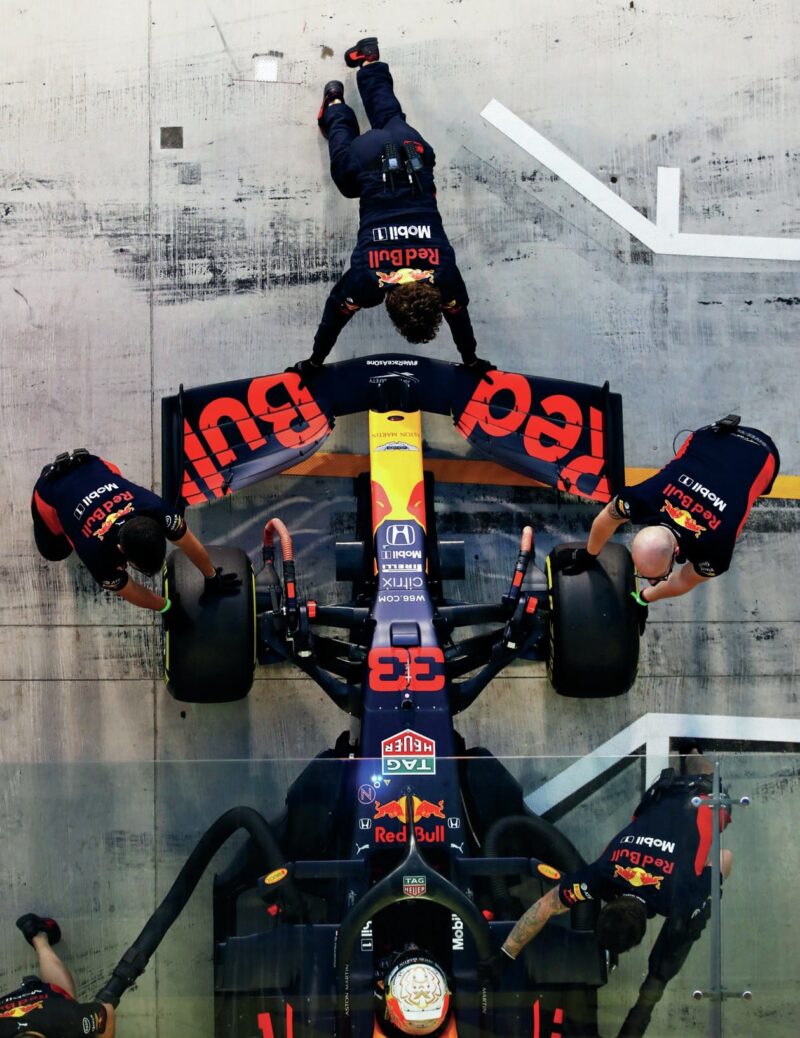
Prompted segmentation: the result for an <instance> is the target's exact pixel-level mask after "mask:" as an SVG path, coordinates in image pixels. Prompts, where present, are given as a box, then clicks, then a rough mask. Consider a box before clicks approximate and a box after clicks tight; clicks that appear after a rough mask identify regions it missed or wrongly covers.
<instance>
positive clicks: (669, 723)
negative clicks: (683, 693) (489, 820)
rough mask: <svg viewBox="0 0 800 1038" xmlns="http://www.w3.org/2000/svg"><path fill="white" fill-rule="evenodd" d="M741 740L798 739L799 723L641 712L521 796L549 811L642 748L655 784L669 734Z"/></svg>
mask: <svg viewBox="0 0 800 1038" xmlns="http://www.w3.org/2000/svg"><path fill="white" fill-rule="evenodd" d="M687 737H688V738H695V739H697V740H698V741H699V742H703V741H704V740H714V739H739V740H741V739H744V740H746V741H747V742H777V743H781V742H792V743H800V721H791V720H788V719H787V718H784V717H723V716H719V715H714V714H645V715H644V717H640V718H639V720H638V721H634V722H633V724H631V725H628V727H627V728H623V729H622V731H621V732H619V733H618V734H617V735H614V736H613V737H612V738H611V739H608V740H607V741H606V742H604V743H603V744H602V746H598V747H597V749H596V750H592V752H591V753H589V754H587V755H586V756H585V757H582V758H581V759H580V760H578V761H575V763H574V764H571V765H570V766H569V767H568V768H565V769H564V771H562V772H561V774H559V775H556V777H555V778H552V779H550V781H549V782H545V783H544V785H543V786H539V788H538V789H535V790H534V791H533V793H529V794H528V796H526V797H525V803H526V804H527V805H528V807H529V808H530V809H531V811H533V812H535V813H536V814H537V815H543V814H545V813H546V812H547V811H551V810H552V809H553V808H554V807H556V806H557V805H558V804H560V803H562V802H563V801H564V800H566V799H567V798H568V797H571V796H573V795H574V794H575V793H577V792H578V791H579V790H581V789H583V788H584V787H585V786H587V785H588V784H589V783H590V782H594V781H595V780H596V779H598V778H599V777H600V776H601V775H602V774H603V773H604V772H606V771H608V769H609V768H613V767H614V766H615V765H616V764H618V763H619V761H620V758H621V757H629V756H630V755H631V754H633V753H636V752H637V750H640V749H641V748H642V747H643V746H644V748H645V753H646V766H647V775H646V778H645V785H646V786H649V785H650V783H651V782H655V780H656V779H657V778H658V776H659V774H660V772H661V769H662V768H666V767H667V765H668V764H669V759H668V758H669V740H670V738H684V739H685V738H687Z"/></svg>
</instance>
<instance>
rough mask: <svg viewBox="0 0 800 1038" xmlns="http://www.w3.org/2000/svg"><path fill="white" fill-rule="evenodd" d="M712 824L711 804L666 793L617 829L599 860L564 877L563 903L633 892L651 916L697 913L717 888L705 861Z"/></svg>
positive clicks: (561, 887) (687, 795)
mask: <svg viewBox="0 0 800 1038" xmlns="http://www.w3.org/2000/svg"><path fill="white" fill-rule="evenodd" d="M712 825H713V815H712V811H711V808H709V807H700V808H695V807H693V806H692V804H691V793H689V792H684V793H683V794H671V795H668V796H665V797H663V798H662V799H661V800H659V801H658V803H657V804H653V805H652V806H650V807H648V808H646V809H645V810H644V811H643V812H642V814H640V815H639V816H638V817H637V818H634V820H633V821H632V822H631V823H630V825H628V826H627V827H626V828H625V829H623V830H622V831H621V832H619V833H617V835H616V836H615V837H614V838H613V839H612V840H611V842H610V843H609V845H608V846H607V847H606V849H605V850H604V851H603V853H602V854H601V855H600V857H599V858H598V859H597V860H596V861H593V862H592V863H591V864H590V865H586V866H585V867H584V868H582V869H579V870H577V871H576V872H572V873H569V874H568V875H567V876H564V877H563V879H562V880H561V882H560V883H559V886H558V895H559V897H560V899H561V903H562V904H563V905H566V906H568V907H570V908H571V907H572V906H573V905H577V904H580V903H581V902H582V901H612V900H614V898H617V897H619V896H620V895H622V894H632V895H634V896H636V897H638V898H639V899H640V900H641V901H642V902H643V903H644V905H645V908H646V910H647V915H648V918H650V917H652V916H654V915H663V916H669V915H671V914H672V913H673V911H674V910H679V911H680V912H681V913H682V914H684V913H685V914H686V915H691V914H692V912H693V911H694V910H695V909H696V908H701V907H702V906H703V904H704V902H705V901H706V899H707V898H708V896H709V894H710V891H711V869H710V868H706V867H705V866H706V861H707V860H708V855H709V851H710V849H711V837H712V832H711V830H712ZM723 825H724V823H723Z"/></svg>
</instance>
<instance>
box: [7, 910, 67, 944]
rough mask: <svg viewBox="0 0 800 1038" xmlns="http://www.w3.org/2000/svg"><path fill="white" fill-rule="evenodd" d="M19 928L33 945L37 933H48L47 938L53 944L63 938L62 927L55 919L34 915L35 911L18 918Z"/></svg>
mask: <svg viewBox="0 0 800 1038" xmlns="http://www.w3.org/2000/svg"><path fill="white" fill-rule="evenodd" d="M17 928H18V929H19V930H20V931H21V933H22V936H23V937H24V938H25V940H26V941H27V942H28V944H30V945H31V947H33V938H34V937H35V936H36V934H37V933H43V934H47V940H48V941H49V942H50V944H51V945H53V944H58V942H59V941H60V940H61V927H60V926H59V925H58V923H57V922H56V921H55V919H47V918H45V917H43V916H40V915H34V913H33V912H28V913H27V914H26V915H21V916H20V917H19V919H18V920H17Z"/></svg>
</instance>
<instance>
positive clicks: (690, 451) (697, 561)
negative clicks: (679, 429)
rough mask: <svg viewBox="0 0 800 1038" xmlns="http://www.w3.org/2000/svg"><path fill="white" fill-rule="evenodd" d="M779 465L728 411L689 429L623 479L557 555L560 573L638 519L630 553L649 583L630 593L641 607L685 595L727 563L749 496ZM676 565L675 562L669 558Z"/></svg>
mask: <svg viewBox="0 0 800 1038" xmlns="http://www.w3.org/2000/svg"><path fill="white" fill-rule="evenodd" d="M779 468H780V456H779V454H778V449H777V447H776V446H775V444H774V443H773V442H772V440H771V439H770V438H769V436H767V435H766V433H763V432H760V431H759V430H758V429H750V428H747V427H746V426H742V425H739V416H738V415H728V416H727V417H726V418H723V419H721V420H720V421H718V422H715V423H714V424H713V425H706V426H703V428H701V429H697V430H696V431H695V432H693V433H691V434H690V435H689V436H688V437H687V439H686V440H685V441H684V443H683V445H682V446H681V448H680V450H679V451H678V453H677V454H676V455H675V457H674V458H673V459H672V461H670V462H669V463H668V464H667V465H665V466H664V468H663V469H661V470H660V471H659V472H658V473H656V475H655V476H651V477H650V479H646V480H645V481H644V482H643V483H638V484H636V486H632V487H625V488H624V489H623V490H622V492H621V493H619V494H618V495H617V496H616V497H614V498H612V499H611V501H609V503H608V504H607V505H606V507H605V508H604V509H603V511H602V512H600V514H599V515H598V516H597V517H596V518H595V520H594V522H593V523H592V529H591V532H590V534H589V540H588V543H587V545H586V547H585V548H576V549H574V551H573V552H572V553H571V555H570V554H568V553H565V554H564V556H563V560H564V564H563V565H562V567H561V568H562V569H563V572H564V573H565V574H567V575H570V574H576V573H580V572H582V571H584V570H586V569H588V568H589V567H590V566H591V565H592V564H593V563H594V560H595V558H596V557H597V555H598V554H599V552H600V550H601V549H602V547H603V546H604V545H605V544H606V542H607V541H608V540H609V539H610V538H611V536H612V535H613V534H614V532H615V531H616V530H617V528H618V527H619V526H621V525H622V524H623V523H626V522H628V521H629V520H630V521H631V522H633V523H636V524H637V525H638V524H644V527H645V528H644V529H643V530H640V531H639V532H638V533H637V534H636V536H635V537H634V539H633V543H632V545H631V554H632V555H633V561H634V564H635V566H636V570H637V572H638V574H639V576H640V577H641V578H642V579H643V580H646V581H648V583H649V587H647V586H645V587H644V588H643V589H642V590H640V591H638V592H635V593H633V597H634V598H635V599H636V601H637V603H638V605H639V606H640V607H641V609H642V610H643V614H646V610H647V606H648V605H649V604H650V603H651V602H657V601H659V599H662V598H676V597H677V596H678V595H685V594H686V593H687V592H688V591H691V590H692V588H694V587H696V586H697V585H698V584H702V583H703V582H704V581H706V580H710V579H711V578H712V577H718V576H719V575H720V574H721V573H724V572H725V570H727V569H728V567H729V566H730V562H731V556H732V555H733V550H734V547H735V545H736V540H737V538H738V537H739V534H740V533H741V532H742V527H743V526H744V524H745V521H746V519H747V517H748V515H749V514H750V509H751V508H752V506H753V502H754V501H755V500H756V498H757V497H759V496H760V495H762V494H768V493H769V492H770V490H771V489H772V485H773V483H774V482H775V477H776V476H777V475H778V470H779ZM676 562H677V563H691V565H681V566H680V568H679V569H677V570H675V568H674V567H675V563H676Z"/></svg>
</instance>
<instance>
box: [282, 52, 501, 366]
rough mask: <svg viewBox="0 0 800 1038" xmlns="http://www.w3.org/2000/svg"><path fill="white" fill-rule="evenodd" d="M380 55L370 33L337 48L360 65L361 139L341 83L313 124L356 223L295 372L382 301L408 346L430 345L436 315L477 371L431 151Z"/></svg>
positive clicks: (328, 92)
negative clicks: (355, 201)
mask: <svg viewBox="0 0 800 1038" xmlns="http://www.w3.org/2000/svg"><path fill="white" fill-rule="evenodd" d="M379 58H380V55H379V52H378V41H377V39H376V38H375V37H369V38H367V39H363V40H359V42H358V43H357V44H356V45H355V47H351V48H350V49H349V50H348V51H346V52H345V62H346V64H347V65H348V66H349V67H350V68H358V76H357V80H358V89H359V93H360V94H361V99H362V101H363V102H364V107H365V109H366V112H367V117H368V118H369V121H370V123H371V125H372V129H371V130H369V131H368V132H367V133H364V134H362V135H361V136H359V128H358V121H357V119H356V115H355V112H354V111H353V109H352V108H350V106H349V105H347V104H346V103H345V101H344V86H343V85H342V83H341V82H339V81H338V80H333V81H331V82H329V83H327V84H326V85H325V88H324V91H323V98H322V107H321V108H320V111H319V116H318V119H317V121H318V123H319V128H320V130H321V131H322V133H323V135H324V136H325V137H327V139H328V149H329V153H330V163H331V176H332V177H333V180H334V182H335V184H336V186H337V187H338V188H339V190H340V191H341V192H342V194H343V195H344V196H345V197H346V198H359V199H360V227H359V232H358V241H357V243H356V247H355V249H354V251H353V254H352V256H351V259H350V269H349V270H348V271H347V272H346V273H345V274H344V276H343V277H342V278H341V279H340V280H339V281H338V282H337V284H336V286H335V287H334V289H333V291H332V292H331V294H330V296H329V297H328V301H327V303H326V304H325V310H324V312H323V315H322V321H321V323H320V326H319V328H318V330H317V333H316V336H315V337H314V350H313V353H312V355H311V357H310V359H309V360H305V361H301V362H300V365H298V369H299V370H301V372H303V373H305V374H308V373H312V372H313V369H314V368H315V367H318V366H319V365H321V364H322V363H323V361H324V360H325V358H326V357H327V356H328V354H329V353H330V351H331V349H332V348H333V346H334V343H335V342H336V339H337V338H338V336H339V333H340V332H341V330H342V329H343V328H344V326H345V324H347V322H348V321H349V320H350V318H351V317H352V316H353V314H355V313H356V311H358V310H360V309H361V308H362V307H371V306H378V305H379V304H380V303H383V302H385V303H386V309H387V310H388V311H389V316H390V317H391V319H392V321H393V322H394V324H395V326H396V327H397V329H398V331H399V332H400V334H401V335H402V336H403V337H404V338H405V339H407V340H408V341H409V342H412V343H423V342H430V341H431V339H433V338H434V336H435V335H436V332H437V330H438V328H439V325H440V324H441V319H442V316H444V319H445V320H446V321H447V323H448V325H449V326H450V331H451V332H452V335H453V339H454V341H455V344H456V346H457V347H458V351H459V353H460V354H461V358H462V360H463V362H464V364H466V365H467V366H468V367H470V368H471V369H472V370H474V371H476V373H483V372H485V371H486V370H488V369H489V368H490V367H491V365H490V364H488V363H487V362H486V361H482V360H479V358H478V357H477V356H476V352H475V351H476V343H475V335H474V334H473V331H472V324H471V323H470V319H469V313H468V311H467V304H468V302H469V299H468V297H467V290H466V288H465V286H464V282H463V280H462V277H461V274H460V273H459V270H458V267H457V266H456V257H455V253H454V251H453V247H452V246H451V245H450V242H449V241H448V239H447V235H446V234H445V232H444V228H443V226H442V218H441V216H440V215H439V210H438V208H437V205H436V187H435V184H434V179H433V167H434V165H435V161H436V159H435V156H434V152H433V148H431V146H430V144H428V142H427V141H426V140H425V139H424V138H423V137H422V135H421V134H420V133H419V132H418V131H417V130H415V129H414V127H413V126H409V124H408V123H407V122H406V117H405V114H404V113H403V111H402V110H401V108H400V104H399V102H398V100H397V98H396V97H395V95H394V90H393V85H392V77H391V74H390V72H389V66H388V65H387V64H386V63H385V62H382V61H380V60H379Z"/></svg>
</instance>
